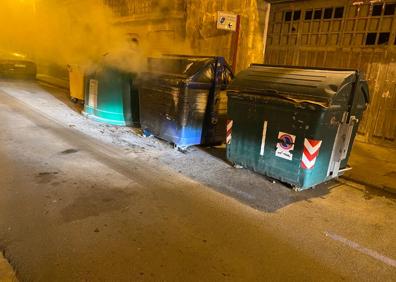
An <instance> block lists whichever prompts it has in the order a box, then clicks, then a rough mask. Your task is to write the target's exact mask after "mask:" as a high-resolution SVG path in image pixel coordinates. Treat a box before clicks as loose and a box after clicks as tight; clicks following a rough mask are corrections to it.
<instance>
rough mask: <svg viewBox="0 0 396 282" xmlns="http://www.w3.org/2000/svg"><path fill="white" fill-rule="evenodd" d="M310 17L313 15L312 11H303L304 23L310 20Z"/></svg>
mask: <svg viewBox="0 0 396 282" xmlns="http://www.w3.org/2000/svg"><path fill="white" fill-rule="evenodd" d="M312 15H313V11H312V10H311V11H305V17H304V19H305V20H306V21H309V20H312Z"/></svg>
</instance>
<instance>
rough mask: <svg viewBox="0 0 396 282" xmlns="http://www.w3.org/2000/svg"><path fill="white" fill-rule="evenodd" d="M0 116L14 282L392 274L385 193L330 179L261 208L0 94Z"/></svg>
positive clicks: (391, 228) (5, 239) (0, 225)
mask: <svg viewBox="0 0 396 282" xmlns="http://www.w3.org/2000/svg"><path fill="white" fill-rule="evenodd" d="M0 121H1V122H0V250H2V251H4V253H5V256H6V258H7V259H8V260H9V262H10V263H11V265H12V266H13V267H14V268H15V270H16V272H17V275H18V278H19V279H20V280H21V281H203V280H204V281H260V280H312V281H313V280H315V281H318V280H327V281H336V280H344V279H349V280H362V279H363V280H368V279H370V280H371V279H372V280H379V281H392V280H394V279H396V266H394V265H392V264H393V262H394V260H393V259H395V258H396V240H395V237H394V235H395V234H396V224H395V223H396V219H395V217H394V214H395V212H396V201H395V198H394V197H393V196H392V195H388V194H382V193H378V194H373V193H370V194H368V193H367V192H366V191H365V190H362V189H359V187H354V186H353V185H352V186H349V185H341V184H337V185H335V187H334V188H332V189H330V190H329V192H328V194H326V195H322V196H318V197H313V198H311V199H307V200H304V201H299V202H296V203H292V204H290V205H288V206H285V207H283V208H280V209H278V210H277V211H276V212H272V213H268V212H265V211H263V210H259V209H254V208H252V207H251V206H249V205H247V204H246V203H244V201H239V200H238V199H237V198H231V197H229V196H228V195H225V194H223V193H219V192H218V191H215V190H213V189H212V188H211V187H208V186H206V185H204V184H202V183H200V182H199V181H197V180H193V179H191V178H189V177H186V176H184V175H182V174H180V173H179V172H178V171H177V170H174V169H172V167H171V166H166V165H164V164H163V163H161V162H159V161H158V160H155V159H151V160H148V159H146V158H142V157H140V156H139V155H138V154H132V153H130V154H125V152H124V151H123V150H120V149H119V148H118V147H117V146H110V145H107V144H104V143H102V142H100V141H99V140H95V139H93V138H91V137H88V136H86V135H84V134H82V133H80V132H78V131H76V130H74V129H73V128H70V127H68V126H67V125H64V124H62V123H59V122H55V121H54V120H52V119H51V118H49V117H48V116H45V115H43V114H42V113H40V112H39V111H37V110H33V109H32V108H31V107H29V105H27V104H24V103H22V102H21V101H19V100H16V99H15V98H13V97H11V96H9V95H7V94H5V93H4V92H0ZM230 173H232V172H230ZM240 189H241V191H243V190H244V187H240ZM290 193H294V192H292V191H290Z"/></svg>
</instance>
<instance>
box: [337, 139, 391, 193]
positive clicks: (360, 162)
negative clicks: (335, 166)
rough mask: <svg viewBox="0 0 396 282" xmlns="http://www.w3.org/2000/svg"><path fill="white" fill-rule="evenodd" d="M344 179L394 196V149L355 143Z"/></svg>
mask: <svg viewBox="0 0 396 282" xmlns="http://www.w3.org/2000/svg"><path fill="white" fill-rule="evenodd" d="M349 164H350V166H352V170H350V171H348V172H347V173H346V174H345V176H344V178H346V179H349V180H352V181H355V182H358V183H361V184H363V185H368V186H372V187H376V188H378V189H383V190H386V191H389V192H392V193H395V194H396V149H394V148H389V147H381V146H378V145H372V144H368V143H363V142H355V144H354V146H353V150H352V153H351V157H350V159H349Z"/></svg>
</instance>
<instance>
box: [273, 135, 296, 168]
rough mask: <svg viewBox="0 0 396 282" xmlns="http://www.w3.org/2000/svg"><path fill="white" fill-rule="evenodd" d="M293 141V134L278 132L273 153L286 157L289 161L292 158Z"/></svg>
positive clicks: (294, 139) (294, 137) (294, 138)
mask: <svg viewBox="0 0 396 282" xmlns="http://www.w3.org/2000/svg"><path fill="white" fill-rule="evenodd" d="M295 141H296V136H295V135H292V134H289V133H285V132H279V133H278V143H277V144H276V152H275V155H276V156H277V157H279V158H282V159H286V160H289V161H291V160H293V154H292V153H291V151H293V149H294V143H295Z"/></svg>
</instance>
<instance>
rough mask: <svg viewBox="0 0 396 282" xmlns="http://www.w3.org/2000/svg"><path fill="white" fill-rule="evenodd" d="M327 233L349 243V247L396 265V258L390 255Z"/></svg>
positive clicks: (327, 234) (328, 235) (333, 237)
mask: <svg viewBox="0 0 396 282" xmlns="http://www.w3.org/2000/svg"><path fill="white" fill-rule="evenodd" d="M325 235H326V236H327V237H330V238H331V239H333V240H335V241H338V242H341V243H343V244H345V245H347V246H348V247H351V248H352V249H355V250H357V251H359V252H361V253H363V254H366V255H368V256H370V257H372V258H375V259H376V260H379V261H381V262H383V263H385V264H387V265H389V266H393V267H396V260H394V259H392V258H390V257H387V256H384V255H382V254H380V253H378V252H377V251H374V250H371V249H368V248H366V247H363V246H360V245H359V244H358V243H356V242H353V241H351V240H348V239H346V238H344V237H341V236H340V235H337V234H334V233H330V232H327V231H326V232H325Z"/></svg>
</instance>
